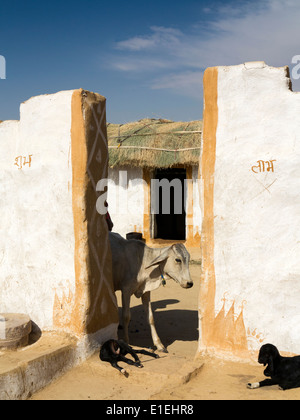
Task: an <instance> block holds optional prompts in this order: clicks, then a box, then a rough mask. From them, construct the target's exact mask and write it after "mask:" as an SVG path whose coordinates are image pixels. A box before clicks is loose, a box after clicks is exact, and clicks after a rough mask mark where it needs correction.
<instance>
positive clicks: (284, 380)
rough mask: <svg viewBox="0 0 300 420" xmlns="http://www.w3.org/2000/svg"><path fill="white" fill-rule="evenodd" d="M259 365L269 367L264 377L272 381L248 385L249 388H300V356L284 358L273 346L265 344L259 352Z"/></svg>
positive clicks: (266, 380) (267, 380)
mask: <svg viewBox="0 0 300 420" xmlns="http://www.w3.org/2000/svg"><path fill="white" fill-rule="evenodd" d="M258 363H261V364H263V365H264V366H266V365H267V368H266V369H265V370H264V375H265V376H269V377H270V378H271V379H265V380H264V381H261V382H254V383H252V384H248V388H251V389H254V388H259V387H261V386H269V385H279V388H280V389H283V390H285V389H291V388H297V387H299V386H300V356H294V357H282V356H280V354H279V351H278V350H277V348H276V347H275V346H273V344H264V345H263V346H262V347H261V349H260V351H259V355H258Z"/></svg>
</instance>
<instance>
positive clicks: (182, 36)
mask: <svg viewBox="0 0 300 420" xmlns="http://www.w3.org/2000/svg"><path fill="white" fill-rule="evenodd" d="M211 10H212V9H211V8H210V10H206V11H204V12H205V13H204V14H205V18H207V15H208V12H210V16H212V13H211ZM299 21H300V2H299V1H298V0H281V1H279V0H265V1H263V2H262V1H260V2H237V5H235V6H232V5H231V6H226V7H225V8H224V7H222V8H219V9H218V10H217V11H215V14H214V20H212V21H209V22H208V21H203V24H201V22H199V21H198V22H197V21H196V19H195V24H194V25H193V26H191V27H190V28H187V29H186V31H185V32H182V31H179V30H177V29H174V28H168V27H157V26H153V27H151V28H150V31H151V32H150V33H149V34H147V35H141V36H136V37H133V38H131V39H127V40H124V41H121V42H119V43H118V44H117V45H116V48H117V49H118V50H119V51H122V53H121V54H117V55H116V56H115V57H114V63H113V65H114V67H115V68H116V69H118V70H122V71H128V72H145V70H147V78H148V79H147V80H148V83H149V85H150V87H151V88H152V89H172V90H174V91H176V92H180V93H182V94H184V95H187V96H196V93H195V92H198V86H199V85H201V83H202V75H203V70H204V69H205V68H206V67H210V66H215V65H234V64H240V63H243V62H246V61H257V60H263V61H265V62H266V63H267V64H269V65H273V66H284V65H290V66H292V65H291V60H292V57H293V56H294V55H297V54H300V45H299ZM128 53H130V55H128ZM151 72H153V76H152V78H149V73H151ZM298 83H300V82H296V81H293V85H294V90H296V89H299V88H300V86H299V85H298ZM200 94H201V92H200Z"/></svg>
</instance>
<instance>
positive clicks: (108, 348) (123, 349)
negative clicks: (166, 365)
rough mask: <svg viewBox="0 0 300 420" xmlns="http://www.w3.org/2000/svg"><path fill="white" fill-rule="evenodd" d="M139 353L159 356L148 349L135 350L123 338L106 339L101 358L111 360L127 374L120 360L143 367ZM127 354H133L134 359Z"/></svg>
mask: <svg viewBox="0 0 300 420" xmlns="http://www.w3.org/2000/svg"><path fill="white" fill-rule="evenodd" d="M137 353H139V354H145V355H147V356H151V357H154V358H156V359H157V358H158V357H159V356H158V354H155V353H150V352H149V351H146V350H133V348H132V347H130V346H129V344H127V343H125V341H123V340H113V339H112V340H108V341H106V342H105V343H104V344H103V345H102V347H101V350H100V355H99V357H100V359H101V360H102V361H104V362H109V363H110V364H111V365H112V366H113V367H114V368H116V369H118V370H119V371H120V372H121V373H122V374H123V375H127V372H126V370H125V369H123V368H121V367H120V366H119V365H118V362H125V363H128V364H129V365H133V366H136V367H139V368H142V367H143V365H142V363H141V361H140V359H139V357H138V355H137ZM126 354H131V356H132V357H133V358H134V361H133V360H131V359H128V358H127V357H125V356H126Z"/></svg>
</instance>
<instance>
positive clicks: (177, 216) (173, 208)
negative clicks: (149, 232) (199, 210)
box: [151, 168, 186, 240]
mask: <svg viewBox="0 0 300 420" xmlns="http://www.w3.org/2000/svg"><path fill="white" fill-rule="evenodd" d="M154 179H155V180H157V184H156V185H158V191H157V192H156V194H157V195H156V196H157V199H158V203H157V206H156V209H157V211H156V214H153V221H154V226H153V227H154V229H153V230H154V235H153V238H154V239H170V240H185V239H186V213H185V200H186V183H185V179H186V169H182V168H170V169H156V171H155V172H154ZM151 193H153V191H151Z"/></svg>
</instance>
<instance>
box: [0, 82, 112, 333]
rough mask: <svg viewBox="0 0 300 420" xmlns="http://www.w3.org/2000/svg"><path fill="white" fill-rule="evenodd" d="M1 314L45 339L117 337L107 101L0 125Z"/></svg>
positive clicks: (85, 99) (65, 99)
mask: <svg viewBox="0 0 300 420" xmlns="http://www.w3.org/2000/svg"><path fill="white" fill-rule="evenodd" d="M0 147H1V154H0V212H1V235H0V313H1V312H16V313H18V312H21V313H26V314H29V315H30V317H31V319H32V320H33V321H34V322H35V323H36V324H37V325H38V327H39V328H41V329H42V330H43V329H62V330H65V331H69V332H72V333H76V334H79V335H80V334H86V333H88V334H89V333H96V332H98V331H103V332H104V331H106V332H105V334H106V333H108V334H109V335H114V334H115V331H116V326H117V308H116V301H115V297H114V294H113V292H112V278H111V266H110V262H111V261H110V250H109V246H108V236H107V235H108V233H107V226H106V222H105V217H104V216H100V215H99V214H98V213H97V212H96V199H97V196H96V191H95V185H96V183H97V181H98V180H99V179H100V178H101V177H107V161H108V154H107V144H106V116H105V98H103V97H101V96H100V95H96V94H92V93H90V92H86V91H83V90H75V91H65V92H59V93H57V94H54V95H43V96H38V97H34V98H31V99H30V100H28V101H27V102H25V103H23V104H22V105H21V109H20V121H5V122H3V123H1V124H0Z"/></svg>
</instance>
